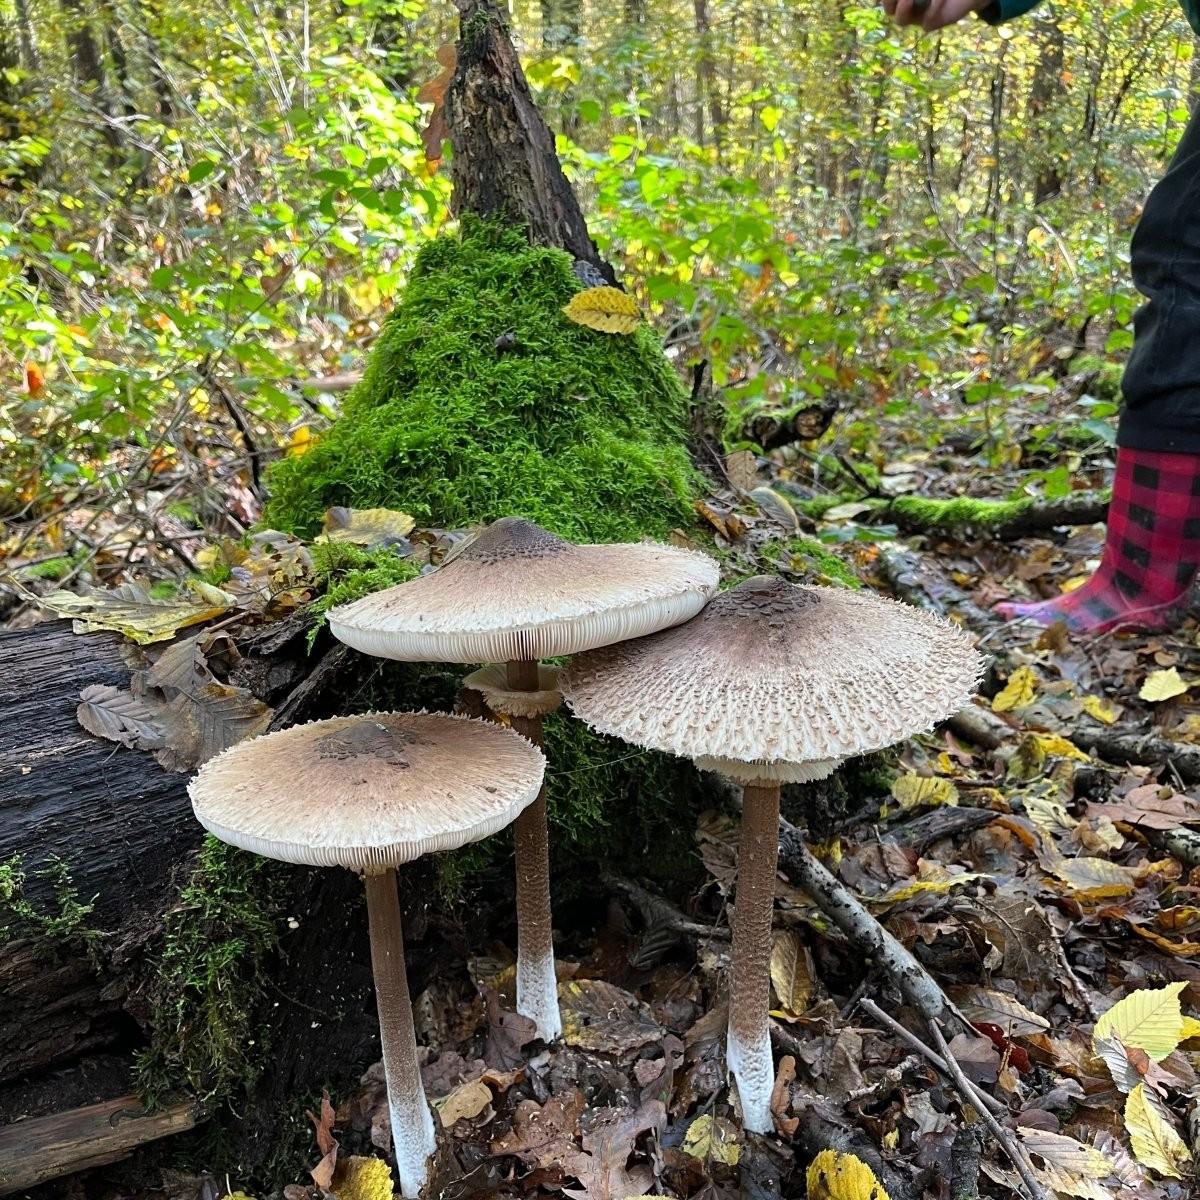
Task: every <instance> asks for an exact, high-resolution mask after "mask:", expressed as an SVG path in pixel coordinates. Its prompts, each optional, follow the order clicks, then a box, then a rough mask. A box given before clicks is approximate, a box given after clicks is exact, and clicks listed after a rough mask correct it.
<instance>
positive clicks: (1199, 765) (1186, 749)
mask: <svg viewBox="0 0 1200 1200" xmlns="http://www.w3.org/2000/svg"><path fill="white" fill-rule="evenodd" d="M1055 732H1056V733H1062V734H1063V735H1064V736H1066V737H1069V738H1070V739H1071V740H1072V741H1073V742H1074V743H1075V744H1076V745H1077V746H1078V747H1079V748H1080V749H1081V750H1087V751H1089V752H1090V753H1092V754H1097V755H1099V756H1100V757H1101V758H1104V759H1107V760H1108V761H1109V762H1112V763H1120V764H1121V765H1122V766H1124V765H1126V764H1132V765H1134V766H1138V767H1165V766H1171V767H1174V769H1175V770H1176V771H1177V772H1178V773H1179V778H1180V779H1182V780H1183V782H1184V783H1189V784H1190V783H1200V746H1189V745H1186V744H1185V743H1183V742H1172V741H1168V740H1167V739H1166V738H1161V737H1158V736H1157V735H1155V734H1153V733H1120V732H1118V731H1117V730H1115V729H1089V728H1083V727H1080V726H1076V727H1074V728H1063V729H1059V730H1055Z"/></svg>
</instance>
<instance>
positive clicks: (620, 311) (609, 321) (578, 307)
mask: <svg viewBox="0 0 1200 1200" xmlns="http://www.w3.org/2000/svg"><path fill="white" fill-rule="evenodd" d="M563 312H564V313H566V315H567V316H568V317H569V318H570V319H571V320H572V321H574V322H575V324H576V325H586V326H587V327H588V328H589V329H595V330H598V331H599V332H600V333H632V332H633V331H634V330H635V329H636V328H637V327H638V325H640V324H641V321H642V314H641V312H640V310H639V309H638V306H637V301H636V300H634V298H633V297H632V296H630V295H629V294H628V293H626V292H623V291H621V289H620V288H615V287H594V288H585V289H584V290H583V291H582V292H576V293H575V295H574V296H572V297H571V300H570V303H568V304H566V305H564V306H563Z"/></svg>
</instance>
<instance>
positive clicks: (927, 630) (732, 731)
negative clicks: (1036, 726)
mask: <svg viewBox="0 0 1200 1200" xmlns="http://www.w3.org/2000/svg"><path fill="white" fill-rule="evenodd" d="M981 665H982V660H981V659H980V656H979V654H978V653H977V652H976V651H975V650H974V648H973V647H972V645H971V641H970V639H969V638H968V637H967V635H966V634H964V633H963V632H962V631H961V630H959V629H958V628H956V627H955V626H953V625H951V624H950V623H949V622H947V621H943V620H940V619H938V618H936V617H932V616H930V615H929V614H927V613H924V612H921V611H920V610H918V609H915V608H911V607H909V606H908V605H905V604H901V603H899V602H897V601H895V600H888V599H884V598H883V597H881V596H876V595H872V594H865V593H861V592H854V591H849V590H845V589H841V588H825V587H797V586H794V585H792V584H789V583H785V582H784V581H783V580H781V579H777V578H775V577H773V576H768V575H760V576H757V577H755V578H753V579H748V580H746V581H745V582H744V583H742V584H740V585H739V586H737V587H735V588H732V589H730V590H729V591H727V592H722V593H721V594H720V595H719V596H717V597H716V598H715V599H714V600H712V601H711V602H710V603H709V605H708V607H707V608H705V609H704V611H703V612H701V613H700V615H699V616H697V617H694V618H693V619H692V620H690V621H688V622H687V624H686V625H678V626H676V627H675V628H674V629H668V630H664V631H663V632H661V633H656V634H653V635H652V636H650V637H644V638H640V639H639V640H637V641H633V642H624V643H622V644H621V645H617V646H606V647H604V648H602V649H598V650H593V651H590V652H589V653H587V654H581V655H579V656H578V657H577V658H575V659H574V660H572V662H571V664H570V666H569V667H568V668H567V671H566V672H565V674H564V676H563V679H562V691H563V695H564V697H565V698H566V701H567V704H568V705H569V706H570V707H571V709H572V710H573V711H574V713H575V714H576V715H577V716H579V717H581V718H582V719H583V720H584V721H586V722H587V723H588V724H589V725H591V726H593V727H594V728H596V729H598V730H600V731H601V732H602V733H608V734H614V735H615V736H617V737H620V738H623V739H624V740H625V741H628V742H632V743H633V744H634V745H638V746H647V747H650V748H652V749H655V750H665V751H667V752H668V753H671V754H675V755H677V756H679V757H681V758H692V759H695V760H697V761H699V762H700V763H701V765H702V766H705V767H711V768H712V769H717V770H725V769H726V764H732V765H733V766H734V767H735V768H736V766H737V765H738V764H742V765H743V766H744V767H745V769H743V770H740V771H736V770H734V771H729V772H727V773H737V774H739V775H740V776H741V777H742V778H759V777H760V778H767V779H769V778H789V777H803V776H789V775H787V774H782V775H781V774H779V773H772V771H771V770H770V769H768V768H769V767H770V765H771V764H804V763H814V762H818V761H821V760H825V761H826V762H828V761H829V760H837V759H841V758H845V757H847V756H849V755H852V754H863V753H865V752H867V751H870V750H879V749H882V748H883V747H884V746H890V745H892V744H894V743H895V742H899V741H902V740H903V739H904V738H907V737H911V736H912V735H913V734H914V733H919V732H921V731H922V730H926V729H929V728H931V727H932V726H933V725H934V724H936V723H937V722H938V721H940V720H942V719H944V718H945V717H948V716H950V715H951V714H953V713H954V712H956V711H957V710H958V709H959V708H961V707H962V706H963V705H964V704H966V703H967V702H968V700H969V699H970V698H971V695H972V693H973V692H974V689H975V685H976V683H977V681H978V679H979V674H980V670H981ZM714 760H716V761H714ZM760 769H761V770H760ZM809 777H810V778H811V777H812V776H811V775H810V776H809Z"/></svg>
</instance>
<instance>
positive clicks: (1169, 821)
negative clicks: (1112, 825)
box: [1087, 783, 1200, 829]
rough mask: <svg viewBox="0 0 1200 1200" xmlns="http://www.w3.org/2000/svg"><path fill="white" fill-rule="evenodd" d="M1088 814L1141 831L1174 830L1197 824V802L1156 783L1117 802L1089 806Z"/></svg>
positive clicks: (1144, 785) (1141, 788)
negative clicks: (1193, 822)
mask: <svg viewBox="0 0 1200 1200" xmlns="http://www.w3.org/2000/svg"><path fill="white" fill-rule="evenodd" d="M1087 811H1088V815H1089V816H1105V817H1108V818H1109V819H1110V820H1113V821H1124V822H1125V823H1126V824H1127V825H1134V826H1139V827H1141V828H1143V829H1176V828H1178V827H1179V826H1180V825H1182V824H1185V823H1186V822H1188V821H1200V802H1198V801H1196V800H1193V799H1192V797H1191V796H1185V795H1184V794H1183V793H1182V792H1177V791H1175V789H1174V788H1169V787H1161V786H1159V785H1158V784H1157V783H1147V784H1143V785H1142V786H1141V787H1136V788H1134V789H1133V791H1131V792H1129V793H1128V794H1127V795H1125V796H1123V797H1121V799H1120V800H1106V801H1104V802H1103V803H1099V804H1094V803H1091V802H1089V803H1088V806H1087Z"/></svg>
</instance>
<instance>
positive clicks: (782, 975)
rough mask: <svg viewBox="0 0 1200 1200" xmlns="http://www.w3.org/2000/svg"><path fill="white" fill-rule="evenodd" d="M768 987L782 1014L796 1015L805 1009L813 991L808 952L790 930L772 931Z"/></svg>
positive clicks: (796, 935) (795, 934)
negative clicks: (772, 991)
mask: <svg viewBox="0 0 1200 1200" xmlns="http://www.w3.org/2000/svg"><path fill="white" fill-rule="evenodd" d="M771 986H772V987H773V988H774V989H775V995H776V997H777V998H778V1000H779V1008H780V1011H781V1012H782V1013H783V1014H784V1016H787V1017H798V1016H799V1015H800V1014H801V1013H802V1012H804V1010H805V1009H806V1008H808V1002H809V1000H811V999H812V991H813V981H812V970H811V968H810V966H809V962H808V952H807V950H806V949H805V948H804V944H803V943H802V942H801V941H800V936H799V934H797V933H795V932H794V931H792V930H790V929H784V930H781V931H780V932H779V933H777V934H775V937H774V939H773V940H772V942H771Z"/></svg>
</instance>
